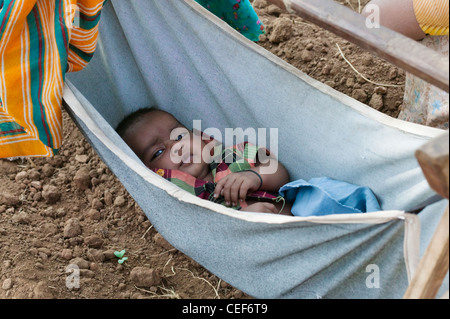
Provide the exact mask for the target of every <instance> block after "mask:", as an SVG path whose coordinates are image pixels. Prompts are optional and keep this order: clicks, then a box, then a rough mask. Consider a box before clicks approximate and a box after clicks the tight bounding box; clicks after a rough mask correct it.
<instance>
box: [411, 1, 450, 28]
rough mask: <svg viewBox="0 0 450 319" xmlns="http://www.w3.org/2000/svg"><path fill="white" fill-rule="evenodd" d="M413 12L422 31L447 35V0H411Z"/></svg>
mask: <svg viewBox="0 0 450 319" xmlns="http://www.w3.org/2000/svg"><path fill="white" fill-rule="evenodd" d="M413 1H414V12H415V14H416V18H417V21H418V22H419V25H420V27H421V28H422V30H423V32H425V33H426V34H431V35H448V28H449V22H448V20H449V4H448V3H449V0H413Z"/></svg>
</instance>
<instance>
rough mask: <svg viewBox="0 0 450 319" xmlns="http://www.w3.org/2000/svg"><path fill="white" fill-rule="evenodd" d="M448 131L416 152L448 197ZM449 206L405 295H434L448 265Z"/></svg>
mask: <svg viewBox="0 0 450 319" xmlns="http://www.w3.org/2000/svg"><path fill="white" fill-rule="evenodd" d="M448 139H449V133H448V132H446V133H445V134H443V135H441V136H440V137H437V138H435V139H433V140H431V141H430V142H428V143H427V144H425V145H424V146H423V147H421V148H420V149H418V150H417V151H416V158H417V160H418V161H419V164H420V166H421V167H422V170H423V172H424V174H425V177H426V179H427V181H428V183H429V184H430V187H431V188H432V189H433V190H435V191H436V192H437V193H438V194H439V195H441V196H443V197H445V198H447V199H448V198H449V193H448V191H449V140H448ZM448 214H449V206H448V205H447V209H446V211H445V213H444V215H443V216H442V218H441V220H440V222H439V225H438V227H437V229H436V231H435V233H434V235H433V238H432V239H431V242H430V244H429V245H428V248H427V250H426V252H425V254H424V256H423V257H422V260H421V261H420V263H419V266H418V268H417V270H416V272H415V274H414V277H413V279H412V281H411V283H410V285H409V287H408V289H407V290H406V293H405V295H404V298H408V299H430V298H435V297H436V294H437V292H438V290H439V288H440V286H441V285H442V280H443V279H444V277H445V275H446V274H447V271H448V267H449V256H448V249H449V229H448V228H449V215H448Z"/></svg>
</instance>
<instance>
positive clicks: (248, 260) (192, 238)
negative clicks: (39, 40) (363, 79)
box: [64, 0, 448, 299]
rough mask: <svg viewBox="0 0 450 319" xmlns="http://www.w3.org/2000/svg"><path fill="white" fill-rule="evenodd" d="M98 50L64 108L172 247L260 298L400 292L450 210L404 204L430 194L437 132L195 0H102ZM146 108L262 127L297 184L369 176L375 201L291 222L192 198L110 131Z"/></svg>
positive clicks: (361, 180)
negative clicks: (323, 76) (375, 206)
mask: <svg viewBox="0 0 450 319" xmlns="http://www.w3.org/2000/svg"><path fill="white" fill-rule="evenodd" d="M97 50H98V51H97V52H96V55H95V56H94V58H93V59H92V61H91V63H90V64H89V65H88V66H87V67H86V69H85V70H84V71H83V72H80V73H74V74H71V75H70V76H69V77H68V83H67V85H66V88H65V91H64V99H65V101H66V104H67V109H68V111H69V113H70V114H71V116H72V117H73V118H74V120H75V122H76V123H77V124H78V126H79V127H80V129H81V130H82V132H83V133H84V134H85V136H86V138H87V139H88V140H89V141H90V143H91V144H92V145H93V147H94V148H95V150H96V151H97V153H98V154H99V155H100V157H101V158H102V159H103V161H104V162H105V163H106V164H107V165H108V166H109V167H110V169H111V170H112V171H113V172H114V174H116V175H117V177H118V178H119V180H120V181H121V182H122V183H123V185H124V186H125V187H126V188H127V190H128V191H129V192H130V194H131V195H132V196H133V197H134V199H135V200H136V202H137V203H138V204H139V205H140V206H141V208H142V209H143V210H144V212H145V213H146V215H147V217H148V218H149V220H150V222H151V223H152V224H153V225H154V227H155V228H156V229H157V230H158V232H160V233H161V234H162V235H163V236H164V237H165V238H166V239H167V240H168V241H169V242H170V243H171V244H172V245H173V246H174V247H175V248H177V249H178V250H180V251H181V252H183V253H184V254H186V255H187V256H189V257H191V258H193V259H194V260H196V261H197V262H198V263H200V264H201V265H202V266H204V267H205V268H206V269H208V270H209V271H211V272H212V273H214V274H215V275H217V276H218V277H220V278H221V279H222V280H224V281H226V282H228V283H230V284H231V285H233V286H234V287H236V288H238V289H240V290H242V291H244V292H245V293H247V294H249V295H251V296H254V297H257V298H357V299H359V298H401V297H402V296H403V294H404V292H405V291H406V288H407V286H408V281H409V279H410V278H411V276H412V274H413V272H414V270H415V268H416V266H417V264H418V260H419V258H420V256H421V255H422V254H423V252H424V250H425V248H426V247H427V245H428V242H429V241H430V238H431V236H432V234H433V231H434V229H435V227H436V225H437V223H438V222H439V220H440V217H441V215H442V213H443V211H444V208H445V206H446V205H447V201H446V200H441V201H438V202H436V203H434V204H431V205H428V206H427V207H426V208H425V209H424V210H422V211H421V212H420V214H418V215H414V214H409V213H406V211H408V210H411V209H414V208H415V207H416V206H417V205H419V204H420V203H422V202H424V201H426V200H427V199H429V198H431V197H432V196H433V195H434V192H433V191H432V190H431V189H430V188H429V186H428V183H427V182H426V180H425V179H424V176H423V174H422V172H421V169H420V167H419V166H418V163H417V161H416V159H415V157H414V152H415V150H416V149H417V148H419V147H420V146H422V145H423V144H424V143H426V142H427V141H429V140H430V139H431V138H434V137H436V136H439V135H440V134H442V133H443V131H442V130H439V129H435V128H430V127H424V126H420V125H417V124H413V123H408V122H403V121H399V120H396V119H392V118H390V117H388V116H386V115H384V114H381V113H379V112H377V111H375V110H373V109H371V108H369V107H368V106H366V105H364V104H362V103H359V102H358V101H356V100H354V99H352V98H350V97H348V96H346V95H344V94H341V93H339V92H337V91H335V90H333V89H332V88H330V87H327V86H326V85H323V84H322V83H320V82H317V81H315V80H314V79H312V78H310V77H308V76H307V75H305V74H303V73H302V72H300V71H299V70H297V69H295V68H294V67H292V66H291V65H289V64H287V63H285V62H283V61H282V60H281V59H279V58H277V57H276V56H274V55H272V54H271V53H269V52H267V51H266V50H264V49H262V48H261V47H259V46H258V45H256V44H255V43H253V42H252V41H249V40H248V39H246V38H245V37H244V36H242V35H241V34H239V33H238V32H236V31H235V30H233V28H231V27H230V26H229V25H227V24H226V23H225V22H224V21H222V20H221V19H219V18H217V17H216V16H214V15H213V14H211V13H210V12H208V11H207V10H206V9H205V8H203V7H202V6H200V5H199V4H198V3H196V2H195V1H193V0H183V1H180V0H167V1H159V0H153V1H152V0H134V1H121V0H118V1H115V0H111V1H109V2H108V4H107V5H106V7H105V8H104V9H103V13H102V23H101V24H100V37H99V40H98V49H97ZM151 105H158V106H159V107H160V108H161V109H163V110H166V111H168V112H171V113H173V114H175V115H176V116H177V118H178V119H179V120H180V121H182V122H183V123H186V124H188V123H193V120H201V128H202V129H205V128H206V129H207V128H218V129H219V130H225V129H226V128H242V129H243V130H245V129H246V128H255V129H256V128H267V131H266V133H267V136H265V137H266V139H265V142H266V145H267V147H268V148H269V149H270V150H271V152H277V154H278V157H279V160H280V161H281V162H282V163H283V164H284V165H285V166H286V168H287V169H288V170H289V172H290V174H291V178H292V179H300V178H301V179H310V178H312V177H316V176H329V177H331V178H335V179H338V180H344V181H347V182H350V183H354V184H357V185H367V186H369V187H370V188H371V189H372V190H373V191H374V193H375V194H376V195H377V196H378V198H379V201H380V204H381V206H382V209H383V210H382V211H380V212H374V213H366V214H343V215H328V216H313V217H290V216H281V215H275V214H259V213H250V212H241V211H235V210H232V209H230V208H227V207H223V206H222V205H220V204H216V203H212V202H209V201H206V200H203V199H200V198H197V197H196V196H194V195H192V194H189V193H188V192H186V191H184V190H181V189H180V188H178V187H177V186H176V185H174V184H172V183H170V182H169V181H167V180H165V179H164V178H162V177H161V176H159V175H158V174H156V173H155V172H153V171H150V170H149V169H147V168H146V167H145V166H144V165H143V164H142V163H141V162H140V160H139V159H138V157H137V156H136V155H135V154H134V153H133V152H132V151H131V150H130V149H129V147H128V146H127V145H126V144H125V143H124V142H123V140H122V139H121V138H120V137H119V136H118V135H117V134H116V132H115V130H114V128H115V127H116V126H117V124H118V123H119V122H120V121H121V120H122V119H123V118H124V117H125V116H126V115H127V114H129V113H131V112H133V111H135V110H137V109H139V108H142V107H146V106H151ZM269 128H271V129H272V130H269ZM259 137H260V136H258V138H259ZM215 138H217V136H215ZM262 140H263V139H259V140H258V141H255V140H253V141H252V140H251V138H250V137H249V142H252V143H254V144H257V143H256V142H258V144H261V143H262ZM225 142H226V141H225ZM447 289H448V278H446V280H445V281H444V284H443V287H442V291H446V290H447Z"/></svg>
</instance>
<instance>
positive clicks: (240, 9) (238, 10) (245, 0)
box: [196, 0, 265, 41]
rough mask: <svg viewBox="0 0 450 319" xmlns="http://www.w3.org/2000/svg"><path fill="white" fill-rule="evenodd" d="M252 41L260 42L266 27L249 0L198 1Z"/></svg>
mask: <svg viewBox="0 0 450 319" xmlns="http://www.w3.org/2000/svg"><path fill="white" fill-rule="evenodd" d="M196 1H197V2H198V3H199V4H201V5H202V6H203V7H205V8H206V9H208V10H209V11H210V12H212V13H214V14H215V15H216V16H218V17H219V18H221V19H222V20H224V21H225V22H226V23H228V24H229V25H230V26H231V27H232V28H234V29H235V30H237V31H239V32H240V33H242V35H244V36H245V37H247V38H248V39H250V40H252V41H259V36H260V35H261V34H264V33H265V27H264V25H263V23H262V22H261V20H260V19H259V18H258V15H257V14H256V12H255V10H254V9H253V7H252V4H251V3H250V1H249V0H196Z"/></svg>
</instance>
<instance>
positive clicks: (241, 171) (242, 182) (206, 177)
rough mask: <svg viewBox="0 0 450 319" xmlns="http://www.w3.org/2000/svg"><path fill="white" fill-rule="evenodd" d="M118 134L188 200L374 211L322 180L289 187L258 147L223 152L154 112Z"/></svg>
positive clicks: (287, 210)
mask: <svg viewBox="0 0 450 319" xmlns="http://www.w3.org/2000/svg"><path fill="white" fill-rule="evenodd" d="M117 132H118V134H119V135H120V136H121V137H122V138H123V140H124V141H125V142H126V143H127V144H128V145H129V146H130V148H131V149H132V150H133V151H134V152H135V153H136V155H137V156H138V157H139V158H140V159H141V160H142V162H143V163H144V164H145V165H146V166H147V167H148V168H150V169H152V170H153V171H154V172H156V173H157V174H159V175H160V176H162V177H164V178H166V179H167V180H169V181H171V182H173V183H175V184H176V185H178V186H179V187H181V188H183V189H185V190H187V191H189V192H190V193H191V194H193V195H195V196H198V197H200V198H203V199H207V200H210V201H214V202H217V203H221V204H223V205H226V206H228V207H232V208H235V209H239V210H243V211H250V212H262V213H278V214H284V215H291V216H292V215H295V216H312V215H328V214H349V213H363V212H369V211H378V210H380V207H379V204H378V201H377V199H376V197H375V195H374V194H373V193H372V191H371V190H370V189H369V188H367V187H361V186H357V185H353V184H349V183H346V182H342V181H337V180H334V179H331V178H328V177H319V178H313V179H311V180H310V181H308V182H306V181H304V180H301V179H299V180H295V181H291V182H290V181H289V174H288V172H287V170H286V168H285V167H284V166H283V165H282V164H281V163H280V162H278V161H277V159H276V158H275V157H273V156H272V155H271V154H270V152H269V151H268V150H267V149H265V148H261V147H257V146H255V145H251V144H250V143H247V142H244V143H240V144H237V145H234V146H233V147H229V148H223V147H222V145H221V144H220V143H218V142H217V141H216V140H214V139H213V138H209V137H208V136H205V135H204V134H202V133H201V132H195V131H190V130H188V129H187V128H186V127H185V126H184V125H183V124H181V123H180V122H179V121H178V120H177V119H176V118H175V117H174V116H173V115H171V114H170V113H167V112H165V111H161V110H157V109H154V108H145V109H141V110H139V111H137V112H135V113H133V114H131V115H129V116H128V117H127V118H125V119H124V120H123V121H122V122H121V123H120V124H119V126H118V127H117Z"/></svg>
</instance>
